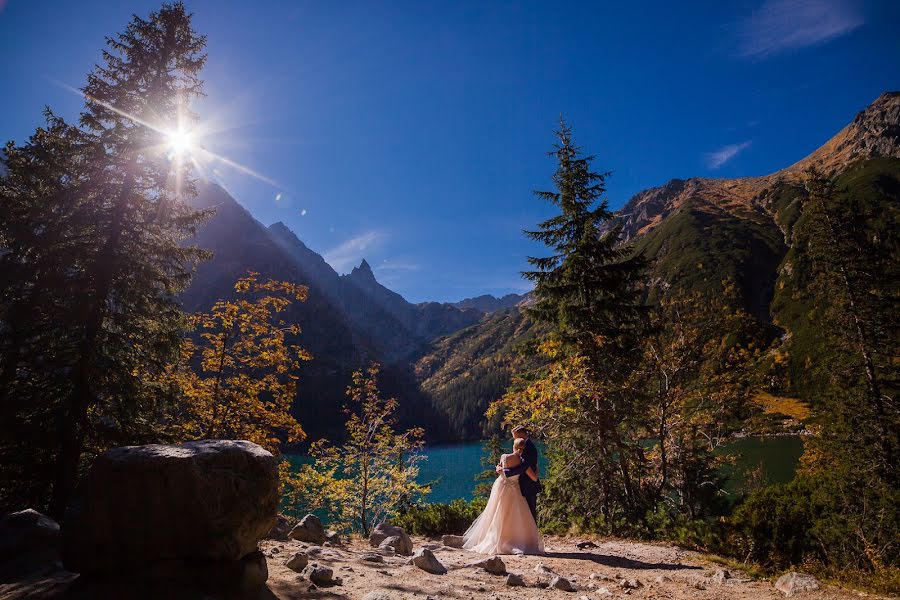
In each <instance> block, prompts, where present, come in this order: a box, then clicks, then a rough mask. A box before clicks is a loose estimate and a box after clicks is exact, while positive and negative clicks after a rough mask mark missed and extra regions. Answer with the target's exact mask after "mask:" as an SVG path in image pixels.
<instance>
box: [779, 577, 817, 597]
mask: <svg viewBox="0 0 900 600" xmlns="http://www.w3.org/2000/svg"><path fill="white" fill-rule="evenodd" d="M775 589H777V590H778V591H780V592H781V593H782V594H784V595H785V596H795V595H797V594H800V593H803V592H814V591H816V590H817V589H819V580H818V579H816V578H815V577H813V576H812V575H807V574H806V573H797V572H796V571H791V572H790V573H785V574H784V575H782V576H781V577H779V578H778V581H776V582H775Z"/></svg>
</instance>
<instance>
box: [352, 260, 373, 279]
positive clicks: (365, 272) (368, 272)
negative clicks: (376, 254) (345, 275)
mask: <svg viewBox="0 0 900 600" xmlns="http://www.w3.org/2000/svg"><path fill="white" fill-rule="evenodd" d="M350 277H352V278H353V279H354V280H356V281H371V282H375V281H376V280H375V273H373V272H372V267H370V266H369V263H368V262H367V261H366V259H362V262H361V263H359V266H358V267H353V270H352V271H350Z"/></svg>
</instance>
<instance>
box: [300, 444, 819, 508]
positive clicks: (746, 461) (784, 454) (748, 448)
mask: <svg viewBox="0 0 900 600" xmlns="http://www.w3.org/2000/svg"><path fill="white" fill-rule="evenodd" d="M538 448H539V450H542V447H541V446H540V445H539V446H538ZM720 452H721V453H723V454H727V455H730V456H733V457H735V463H734V466H733V467H730V468H729V469H728V472H729V474H730V475H731V476H732V479H731V480H730V481H729V483H728V485H726V490H727V491H729V492H733V491H734V490H735V489H736V488H737V487H739V486H740V484H741V483H742V481H743V478H744V477H745V476H746V475H745V474H746V473H747V472H749V471H750V470H752V469H755V468H757V467H760V466H761V467H762V470H763V474H764V476H765V479H766V480H767V481H768V482H769V483H784V482H787V481H790V480H791V479H792V478H793V476H794V471H795V469H796V468H797V462H798V461H799V459H800V455H801V454H802V453H803V439H802V438H800V437H797V436H779V437H748V438H741V439H738V440H735V441H733V442H731V443H729V444H728V445H726V446H722V447H721V448H720ZM425 455H426V457H427V459H426V460H425V461H423V462H422V463H421V466H420V474H419V481H420V482H422V483H427V482H432V483H433V485H432V491H431V494H430V495H429V496H428V501H429V502H450V501H451V500H455V499H457V498H463V499H466V500H470V499H471V498H472V492H473V490H474V488H475V485H476V482H475V476H476V475H478V474H479V473H480V472H481V471H483V470H484V467H483V466H482V465H481V458H482V457H483V456H484V443H483V442H469V443H465V444H452V445H446V446H429V447H428V448H426V450H425ZM291 458H292V459H293V460H298V461H299V458H300V457H291ZM546 462H547V461H546V458H545V457H544V456H543V454H542V456H541V467H542V468H541V470H542V471H544V468H545V467H546ZM541 475H542V476H544V475H545V473H544V472H542V473H541Z"/></svg>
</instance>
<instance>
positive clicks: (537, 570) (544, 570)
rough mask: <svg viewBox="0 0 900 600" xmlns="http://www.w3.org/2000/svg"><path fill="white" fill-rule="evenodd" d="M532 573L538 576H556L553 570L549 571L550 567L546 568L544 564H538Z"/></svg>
mask: <svg viewBox="0 0 900 600" xmlns="http://www.w3.org/2000/svg"><path fill="white" fill-rule="evenodd" d="M534 572H535V573H537V574H538V575H548V576H553V575H556V572H555V571H554V570H553V569H551V568H550V567H548V566H547V565H545V564H544V563H538V564H537V566H536V567H535V568H534Z"/></svg>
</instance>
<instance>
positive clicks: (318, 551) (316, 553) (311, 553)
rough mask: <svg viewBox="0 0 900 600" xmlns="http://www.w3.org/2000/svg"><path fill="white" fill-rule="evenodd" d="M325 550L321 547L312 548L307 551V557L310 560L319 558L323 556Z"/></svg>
mask: <svg viewBox="0 0 900 600" xmlns="http://www.w3.org/2000/svg"><path fill="white" fill-rule="evenodd" d="M324 552H325V550H323V549H322V547H321V546H310V547H309V548H307V549H306V555H307V556H308V557H310V558H318V557H320V556H322V554H323V553H324Z"/></svg>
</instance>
